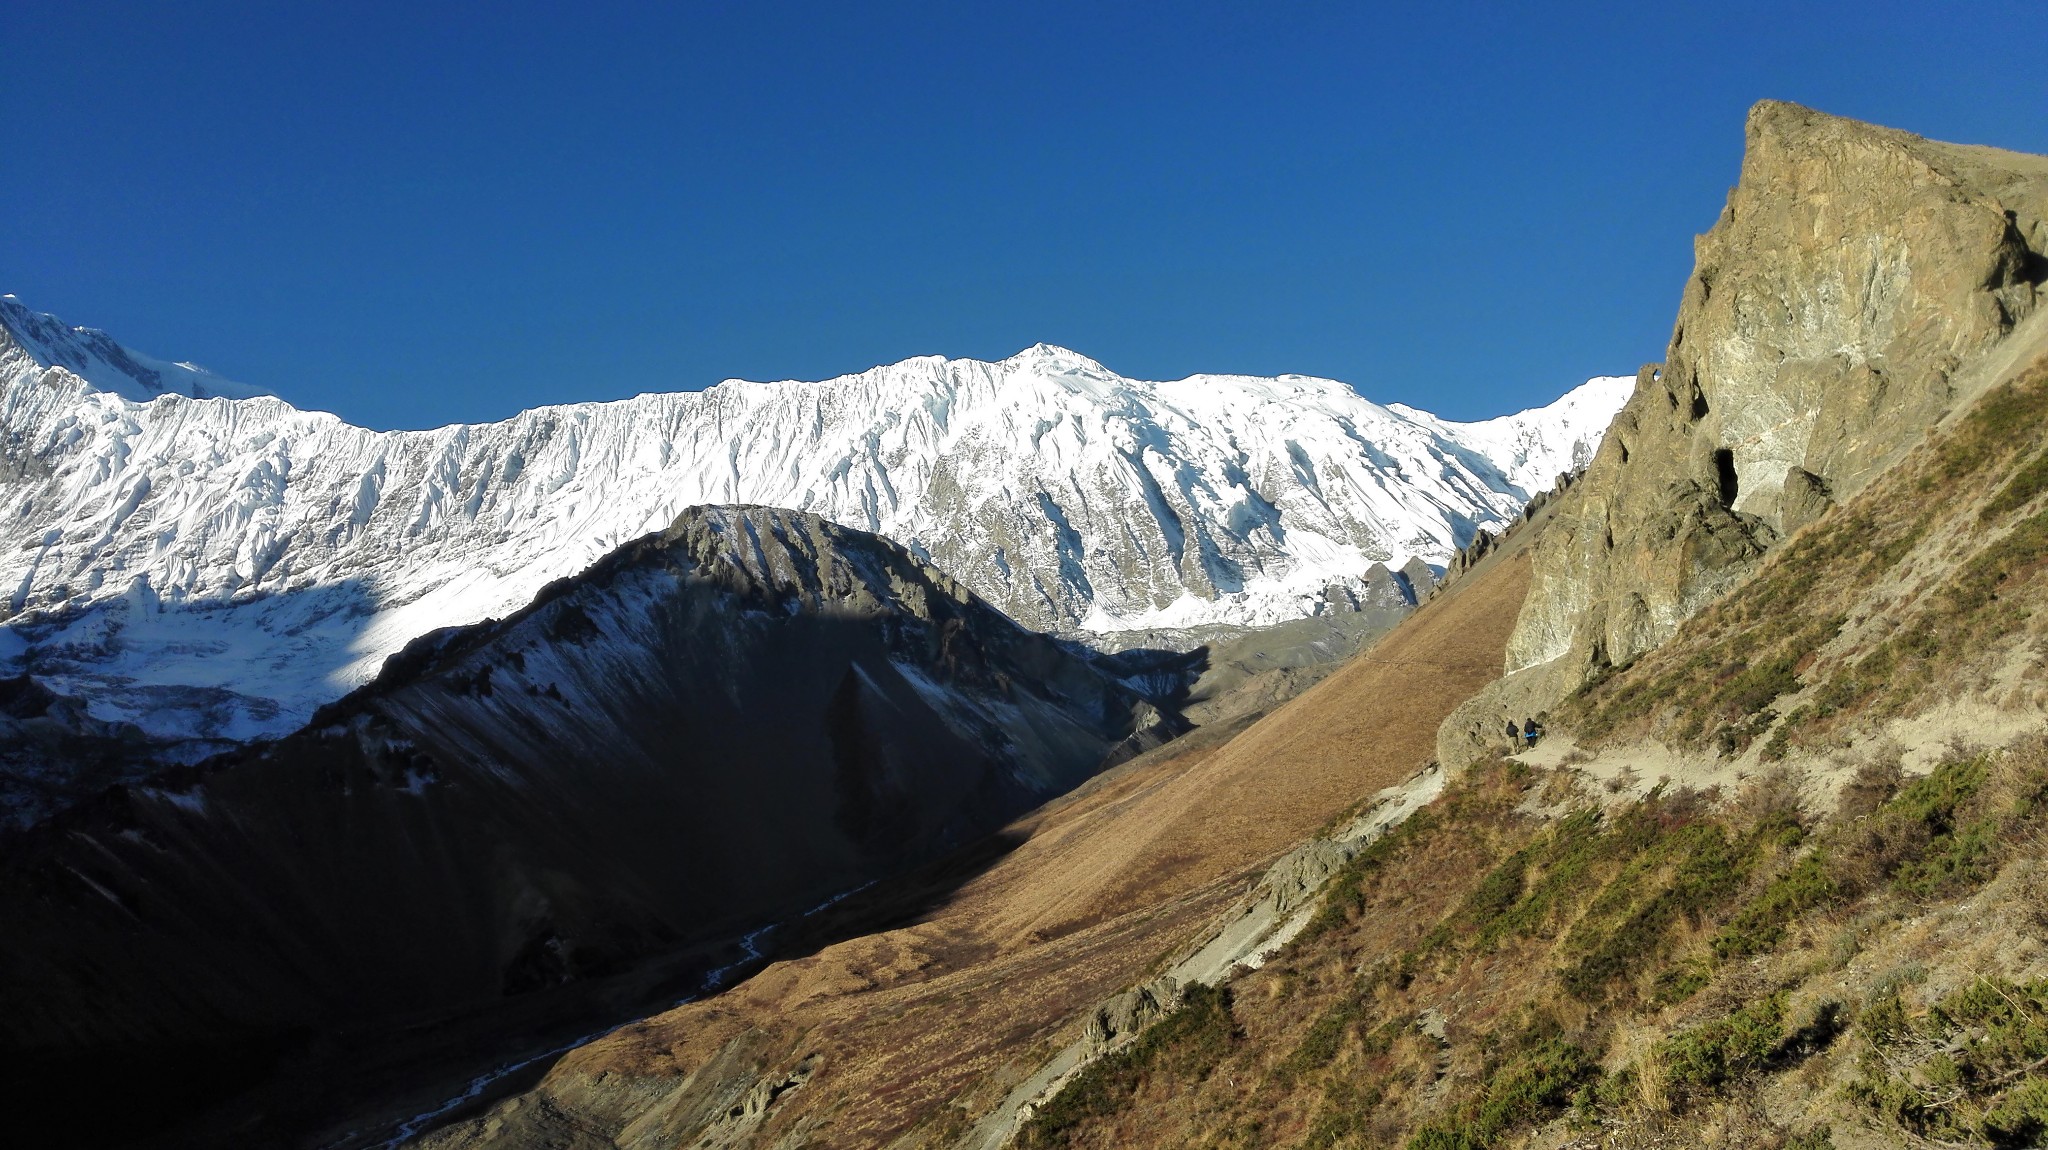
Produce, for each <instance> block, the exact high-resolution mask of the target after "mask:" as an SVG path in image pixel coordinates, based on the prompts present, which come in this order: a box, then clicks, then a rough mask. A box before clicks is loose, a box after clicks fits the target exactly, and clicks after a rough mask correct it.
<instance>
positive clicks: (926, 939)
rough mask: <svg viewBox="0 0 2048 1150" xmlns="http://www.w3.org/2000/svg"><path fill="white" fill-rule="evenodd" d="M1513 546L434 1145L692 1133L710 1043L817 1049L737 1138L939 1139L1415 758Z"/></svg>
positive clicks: (1483, 657)
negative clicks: (847, 926)
mask: <svg viewBox="0 0 2048 1150" xmlns="http://www.w3.org/2000/svg"><path fill="white" fill-rule="evenodd" d="M1523 534H1524V535H1527V534H1529V533H1528V532H1524V533H1523ZM1524 544H1525V541H1523V540H1517V541H1516V542H1514V543H1513V544H1511V545H1510V546H1509V547H1508V548H1507V549H1506V550H1505V551H1504V552H1503V553H1502V554H1501V555H1500V556H1499V557H1498V558H1497V559H1495V560H1493V561H1491V563H1490V565H1489V566H1488V567H1487V568H1485V569H1482V570H1480V571H1478V572H1476V573H1475V574H1473V575H1471V576H1469V577H1467V578H1465V579H1463V580H1461V581H1459V583H1457V584H1456V585H1454V586H1453V587H1451V588H1449V589H1447V590H1446V591H1445V592H1444V593H1443V594H1441V595H1439V596H1437V597H1436V598H1435V599H1433V600H1431V601H1430V602H1429V603H1428V604H1426V605H1425V606H1424V607H1423V608H1422V609H1421V610H1419V611H1417V612H1416V613H1415V614H1414V615H1413V616H1412V617H1411V618H1410V619H1409V620H1407V621H1406V622H1405V623H1403V624H1402V625H1401V626H1400V627H1399V628H1397V629H1396V630H1395V631H1394V632H1393V633H1391V634H1390V635H1388V636H1387V637H1386V638H1384V639H1383V640H1381V641H1380V642H1379V643H1378V644H1377V645H1375V646H1374V647H1373V648H1371V649H1370V650H1369V651H1368V652H1366V653H1365V654H1363V655H1361V656H1360V657H1359V658H1357V659H1355V660H1354V661H1352V662H1351V663H1350V664H1348V665H1346V666H1345V667H1344V668H1343V669H1341V670H1339V671H1338V672H1336V673H1335V674H1333V675H1332V676H1330V677H1329V678H1328V679H1326V680H1325V681H1324V682H1323V683H1321V684H1319V685H1318V686H1317V687H1315V688H1314V689H1312V690H1311V691H1309V692H1307V693H1306V694H1304V695H1302V696H1301V697H1300V698H1298V699H1296V700H1294V701H1292V702H1291V703H1289V704H1287V705H1286V706H1284V707H1282V708H1281V709H1280V710H1279V711H1277V712H1275V713H1274V714H1272V715H1270V716H1268V717H1267V718H1266V719H1264V720H1262V721H1260V722H1259V723H1257V724H1255V725H1253V726H1252V727H1251V728H1249V729H1248V730H1246V731H1245V732H1244V733H1243V734H1241V735H1239V736H1238V737H1237V738H1236V739H1234V740H1232V741H1230V742H1229V743H1227V744H1225V745H1224V746H1222V747H1221V748H1218V749H1212V750H1201V751H1195V752H1192V753H1187V754H1181V755H1174V754H1171V753H1169V754H1166V755H1161V756H1158V757H1157V758H1156V759H1154V760H1152V761H1149V762H1146V763H1141V764H1139V765H1138V766H1137V767H1136V768H1134V769H1130V770H1124V771H1119V772H1116V773H1113V774H1112V775H1110V776H1106V777H1104V778H1103V779H1101V780H1098V781H1097V782H1095V783H1093V784H1090V785H1089V786H1088V787H1086V788H1084V789H1083V790H1082V791H1080V792H1078V793H1076V794H1075V795H1073V796H1071V797H1069V798H1068V799H1066V800H1063V801H1061V802H1059V803H1056V804H1054V805H1052V806H1051V807H1049V808H1047V809H1046V810H1043V811H1041V812H1039V813H1037V814H1036V815H1034V816H1033V817H1031V818H1028V819H1026V820H1023V821H1022V822H1020V823H1019V824H1018V825H1017V826H1016V827H1015V828H1013V831H1014V832H1015V833H1017V834H1020V835H1023V836H1026V838H1025V841H1023V843H1022V844H1021V845H1020V846H1018V847H1017V848H1016V849H1015V850H1013V851H1012V852H1010V853H1009V854H1008V855H1006V856H1005V857H1003V858H1002V859H1001V860H1000V861H999V862H997V863H996V864H995V865H994V866H993V867H991V868H990V869H989V870H987V871H986V872H985V873H983V874H981V875H979V876H977V877H975V878H974V879H973V880H972V881H970V882H968V883H966V884H965V885H964V886H962V887H960V889H958V890H957V891H956V892H954V893H953V894H952V895H951V897H950V898H949V900H948V901H947V902H946V903H945V904H944V905H943V906H941V907H940V908H938V909H937V910H935V911H932V912H931V913H929V914H928V915H926V916H924V917H923V918H922V919H921V921H918V922H916V923H914V924H912V925H908V926H903V927H900V928H897V929H891V930H886V931H882V932H880V933H877V934H872V935H867V936H863V937H858V938H855V939H852V940H850V941H846V942H841V943H838V944H836V945H833V946H831V947H828V948H826V949H825V950H823V951H821V952H819V953H817V954H814V955H811V956H809V957H806V958H802V959H797V960H794V961H788V962H780V963H776V964H774V965H772V966H770V967H769V968H767V969H766V970H764V971H762V972H761V973H760V974H758V975H757V976H755V977H754V978H752V979H750V980H748V981H747V982H746V983H744V984H742V985H740V986H738V987H736V988H734V989H733V990H732V991H729V992H727V993H725V994H722V995H719V996H718V997H716V998H713V999H710V1000H707V1001H704V1002H700V1003H694V1004H691V1005H688V1006H685V1007H682V1008H680V1009H678V1010H675V1011H672V1012H670V1013H668V1014H664V1015H661V1016H658V1017H656V1018H653V1019H649V1020H647V1021H646V1022H643V1023H640V1024H638V1025H635V1026H633V1027H630V1028H627V1029H626V1030H623V1031H620V1032H619V1033H617V1034H614V1035H612V1036H610V1037H608V1038H605V1039H603V1040H600V1041H598V1042H596V1043H593V1044H591V1045H589V1046H587V1047H584V1048H582V1049H579V1050H577V1051H574V1052H572V1053H571V1054H569V1055H568V1056H566V1057H565V1058H563V1059H562V1061H561V1063H560V1064H559V1065H558V1066H557V1067H556V1068H555V1069H554V1070H553V1071H552V1072H551V1073H550V1074H549V1075H548V1076H547V1078H546V1079H545V1080H544V1081H543V1082H542V1083H541V1085H540V1086H539V1087H537V1088H536V1090H535V1091H533V1092H531V1093H530V1094H529V1095H527V1096H524V1097H522V1098H519V1099H514V1100H512V1101H511V1102H509V1103H506V1104H504V1105H502V1106H501V1107H500V1108H499V1109H498V1111H496V1112H494V1113H493V1114H492V1115H489V1116H487V1117H486V1119H485V1120H483V1121H480V1122H473V1123H468V1124H465V1125H463V1126H461V1127H458V1128H456V1129H454V1130H451V1131H449V1132H448V1133H447V1134H445V1135H443V1136H442V1137H441V1138H440V1139H437V1144H441V1145H450V1146H455V1145H461V1146H482V1145H510V1144H533V1143H535V1142H538V1141H541V1140H542V1139H544V1138H567V1139H570V1140H572V1141H574V1140H576V1139H584V1140H587V1139H590V1138H593V1137H595V1138H601V1139H603V1141H597V1142H588V1143H587V1144H592V1145H603V1144H605V1143H606V1142H609V1141H614V1140H616V1141H619V1142H622V1143H629V1144H630V1143H632V1142H634V1141H635V1140H636V1139H637V1138H638V1137H640V1136H641V1135H643V1134H651V1133H653V1132H654V1131H657V1130H658V1131H660V1132H661V1134H662V1136H664V1137H675V1138H683V1137H685V1136H690V1137H691V1140H692V1141H694V1140H695V1137H698V1136H701V1135H700V1134H699V1131H700V1130H701V1128H702V1127H703V1125H704V1120H705V1119H706V1118H708V1117H715V1115H709V1114H707V1113H705V1112H704V1111H705V1110H706V1109H708V1107H707V1105H706V1104H704V1103H703V1102H702V1100H698V1099H695V1097H694V1095H692V1096H691V1097H690V1098H664V1097H662V1095H664V1094H665V1093H666V1092H667V1091H668V1090H669V1089H671V1088H672V1087H674V1086H675V1085H676V1083H677V1082H678V1081H679V1080H680V1079H681V1078H682V1077H683V1076H685V1075H688V1074H689V1073H690V1072H691V1071H693V1070H696V1069H698V1068H700V1067H704V1066H705V1065H706V1064H707V1063H709V1062H711V1061H712V1060H713V1058H714V1057H715V1056H716V1055H717V1054H718V1053H719V1052H720V1051H721V1050H726V1051H728V1054H729V1056H730V1058H731V1059H735V1060H737V1061H739V1062H743V1063H745V1064H746V1067H747V1073H751V1072H753V1071H754V1070H759V1071H762V1072H765V1073H767V1074H768V1075H769V1077H771V1078H773V1077H775V1076H776V1075H778V1074H780V1073H782V1072H783V1071H785V1070H786V1069H788V1068H791V1067H795V1066H797V1065H799V1064H800V1063H803V1061H804V1060H805V1059H806V1058H808V1057H810V1056H813V1055H815V1056H817V1061H816V1062H815V1063H812V1064H809V1065H811V1066H813V1067H814V1068H815V1069H814V1073H812V1075H811V1076H810V1077H809V1078H808V1080H807V1081H805V1083H804V1084H803V1086H802V1087H801V1088H800V1089H795V1090H790V1091H787V1092H785V1093H783V1094H781V1095H779V1096H778V1097H777V1099H776V1101H775V1103H774V1105H773V1106H772V1108H771V1109H770V1111H769V1113H768V1115H767V1118H766V1121H765V1124H764V1125H763V1126H762V1127H761V1128H760V1129H759V1130H758V1132H756V1133H754V1134H753V1135H752V1140H751V1141H749V1142H746V1143H743V1144H754V1145H768V1144H770V1143H772V1142H773V1141H774V1140H775V1139H776V1138H777V1137H780V1136H781V1135H783V1134H785V1133H788V1132H790V1131H792V1130H802V1131H806V1132H807V1136H808V1138H809V1139H810V1141H809V1143H808V1144H809V1145H814V1146H819V1147H827V1146H844V1147H868V1146H877V1145H883V1144H886V1143H888V1142H890V1141H891V1140H892V1139H894V1138H897V1137H899V1136H901V1135H903V1134H905V1133H906V1132H913V1128H917V1129H916V1130H915V1132H914V1133H913V1137H912V1139H911V1142H912V1144H915V1143H916V1142H917V1141H921V1140H922V1139H923V1137H924V1136H925V1135H930V1136H932V1137H937V1136H938V1135H939V1134H940V1133H941V1132H942V1131H943V1130H944V1129H945V1128H946V1127H947V1126H948V1125H949V1123H957V1120H958V1117H959V1116H960V1112H959V1111H954V1112H953V1113H952V1114H951V1115H948V1114H947V1113H946V1110H947V1108H948V1106H949V1103H950V1102H951V1101H952V1100H954V1099H956V1098H960V1099H962V1100H963V1102H964V1103H965V1104H966V1105H968V1106H969V1107H970V1108H985V1107H986V1106H987V1105H991V1104H992V1103H993V1102H994V1100H995V1098H996V1097H999V1096H1000V1094H1001V1092H1002V1090H1003V1089H1005V1088H1006V1086H1007V1082H1008V1081H1009V1080H1012V1079H1013V1078H1014V1077H1015V1076H1021V1074H1023V1073H1027V1072H1028V1071H1029V1070H1030V1069H1031V1068H1032V1067H1033V1065H1034V1064H1035V1060H1036V1059H1037V1058H1038V1057H1041V1056H1042V1055H1043V1054H1044V1053H1046V1052H1047V1051H1048V1050H1049V1049H1050V1040H1051V1039H1053V1038H1054V1036H1055V1035H1058V1034H1060V1033H1061V1032H1062V1031H1063V1030H1070V1029H1071V1028H1072V1027H1073V1026H1074V1025H1076V1021H1075V1020H1076V1019H1077V1016H1078V1015H1079V1014H1080V1013H1081V1012H1082V1011H1084V1010H1086V1009H1088V1008H1090V1007H1092V1006H1093V1005H1094V1004H1095V1003H1097V1002H1099V1001H1100V1000H1102V999H1103V998H1105V997H1107V996H1108V995H1110V994H1113V993H1115V992H1116V991H1118V990H1120V989H1122V988H1123V987H1124V986H1126V985H1128V984H1130V983H1132V982H1134V981H1137V980H1139V979H1140V978H1141V977H1142V976H1143V975H1144V974H1145V972H1146V970H1147V968H1148V967H1149V966H1151V965H1152V964H1153V963H1154V962H1155V961H1156V960H1157V959H1158V958H1159V956H1160V955H1162V954H1163V953H1164V952H1166V951H1167V950H1169V949H1171V948H1172V947H1173V946H1174V945H1176V944H1177V943H1178V942H1179V941H1180V940H1182V939H1183V938H1184V937H1185V936H1186V935H1187V934H1189V933H1190V932H1191V931H1192V930H1194V929H1195V928H1197V927H1198V926H1199V925H1200V924H1201V923H1203V922H1204V921H1206V920H1207V919H1208V918H1209V917H1211V916H1213V915H1214V914H1216V913H1217V912H1219V911H1220V910H1221V909H1223V908H1224V907H1225V906H1226V905H1227V904H1228V903H1229V902H1230V901H1231V900H1232V899H1234V898H1236V897H1237V896H1238V895H1239V894H1240V893H1242V891H1243V890H1244V889H1245V888H1246V885H1247V883H1248V882H1249V881H1250V879H1251V878H1252V877H1253V876H1254V875H1255V874H1256V873H1258V872H1259V871H1260V870H1261V869H1262V868H1263V867H1264V866H1265V865H1266V864H1267V863H1269V862H1270V861H1271V860H1272V859H1273V858H1274V857H1275V856H1277V855H1278V854H1280V853H1281V852H1283V851H1285V850H1286V849H1288V848H1290V847H1292V846H1293V845H1295V844H1296V843H1298V842H1299V841H1301V840H1302V839H1303V838H1305V837H1307V836H1308V835H1310V834H1312V833H1313V832H1314V831H1315V830H1316V829H1317V828H1318V827H1319V826H1321V825H1323V824H1324V823H1326V822H1327V821H1328V820H1329V819H1330V818H1331V817H1332V816H1333V815H1335V814H1336V813H1338V812H1340V811H1341V810H1343V809H1344V808H1346V807H1348V806H1350V805H1351V804H1353V803H1354V802H1356V801H1357V800H1359V799H1360V798H1361V797H1363V796H1365V795H1369V794H1371V793H1373V792H1374V791H1377V790H1378V789H1380V788H1383V787H1386V786H1389V785H1392V784H1394V783H1396V782H1399V781H1400V780H1402V779H1405V778H1406V777H1408V776H1409V775H1410V774H1412V773H1413V772H1414V771H1415V770H1416V768H1417V767H1419V766H1420V765H1421V764H1422V763H1423V762H1424V761H1426V760H1427V759H1428V758H1429V757H1430V755H1431V752H1432V750H1433V748H1434V745H1435V733H1436V727H1437V724H1438V723H1439V722H1441V721H1442V719H1443V717H1444V716H1445V715H1446V714H1448V713H1449V712H1450V710H1451V708H1452V707H1454V706H1455V705H1456V704H1458V703H1459V702H1461V701H1463V700H1464V699H1465V698H1466V697H1468V696H1469V695H1471V694H1472V693H1473V692H1474V691H1476V690H1477V689H1478V688H1479V687H1480V686H1481V685H1482V684H1484V683H1485V682H1487V681H1488V680H1490V679H1491V678H1493V677H1494V676H1495V675H1497V674H1498V673H1499V669H1500V665H1501V660H1502V656H1503V650H1504V646H1505V643H1506V639H1507V634H1508V631H1509V629H1510V627H1511V626H1512V625H1513V622H1514V617H1515V612H1516V610H1517V609H1518V608H1519V606H1520V604H1521V601H1522V598H1523V596H1524V594H1525V593H1526V589H1527V582H1528V563H1527V556H1526V553H1525V551H1524V550H1523V547H1524ZM742 1076H743V1077H744V1074H743V1075H742ZM710 1077H712V1075H710V1074H705V1075H700V1076H699V1081H700V1082H701V1081H704V1080H707V1079H708V1078H710ZM684 1093H685V1094H690V1093H691V1092H689V1091H685V1092H684ZM718 1113H719V1114H721V1115H722V1114H724V1113H725V1112H724V1109H723V1108H720V1109H719V1111H718ZM629 1123H630V1124H632V1129H630V1130H628V1129H626V1127H627V1125H628V1124H629ZM571 1131H578V1132H579V1133H576V1134H573V1135H572V1134H571Z"/></svg>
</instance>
